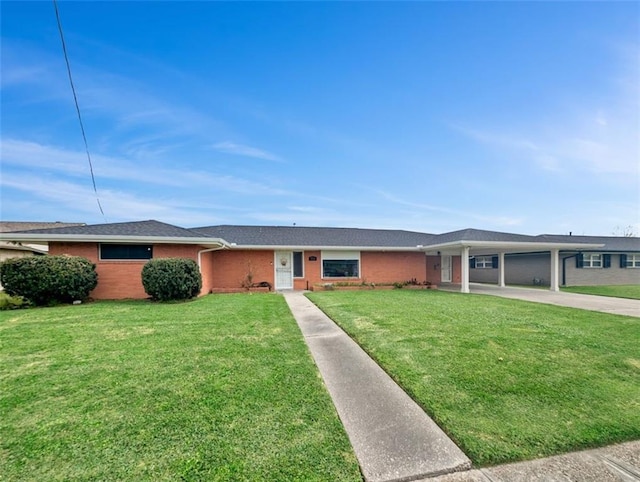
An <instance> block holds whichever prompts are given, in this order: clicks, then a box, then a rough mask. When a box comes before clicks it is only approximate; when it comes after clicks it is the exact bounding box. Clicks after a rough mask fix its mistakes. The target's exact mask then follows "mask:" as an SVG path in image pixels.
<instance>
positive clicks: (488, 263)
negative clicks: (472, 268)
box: [476, 256, 493, 268]
mask: <svg viewBox="0 0 640 482" xmlns="http://www.w3.org/2000/svg"><path fill="white" fill-rule="evenodd" d="M476 268H493V256H476Z"/></svg>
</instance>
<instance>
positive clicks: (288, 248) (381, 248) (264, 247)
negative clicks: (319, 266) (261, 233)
mask: <svg viewBox="0 0 640 482" xmlns="http://www.w3.org/2000/svg"><path fill="white" fill-rule="evenodd" d="M229 248H231V249H246V250H276V251H407V252H411V251H413V252H416V251H420V250H419V249H418V248H417V246H410V247H407V246H288V245H279V244H278V245H275V244H267V245H257V244H234V243H231V244H230V245H229Z"/></svg>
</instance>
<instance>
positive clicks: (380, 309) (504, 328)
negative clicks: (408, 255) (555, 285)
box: [309, 290, 640, 466]
mask: <svg viewBox="0 0 640 482" xmlns="http://www.w3.org/2000/svg"><path fill="white" fill-rule="evenodd" d="M309 298H310V299H311V300H312V301H313V302H314V303H316V304H317V305H318V306H319V307H320V308H321V309H322V310H324V311H325V312H326V313H327V314H328V315H329V316H330V317H331V318H332V319H334V320H335V321H336V322H337V323H338V324H339V325H340V326H341V327H342V328H344V329H345V331H347V333H349V334H350V335H351V336H352V337H353V338H354V339H355V340H356V341H357V342H358V343H359V344H360V345H361V346H362V347H363V348H364V349H365V350H366V351H367V352H368V353H369V354H370V355H371V356H372V357H373V358H374V359H375V360H376V361H377V362H378V363H380V365H381V366H382V367H383V368H384V369H385V370H386V371H387V372H388V373H389V374H390V375H391V376H392V377H393V378H394V379H395V380H396V381H397V382H398V383H399V384H400V385H401V386H402V387H403V388H404V389H405V390H406V391H407V392H408V393H409V395H410V396H412V397H413V398H414V400H416V401H417V402H418V403H419V404H420V405H421V406H422V407H423V408H424V409H425V410H426V411H427V413H428V414H429V415H431V416H432V417H433V418H434V420H435V421H436V422H437V423H438V424H439V425H440V426H441V427H442V428H443V429H444V430H445V431H446V432H447V433H448V434H449V435H450V436H451V437H452V438H453V439H454V440H455V441H456V442H457V443H458V444H459V445H460V447H461V448H462V449H463V450H464V451H465V452H466V454H467V455H468V456H469V457H470V458H471V459H472V460H473V462H474V463H475V464H477V465H480V466H486V465H493V464H498V463H503V462H513V461H517V460H523V459H532V458H538V457H544V456H549V455H553V454H558V453H563V452H568V451H573V450H578V449H585V448H589V447H597V446H604V445H608V444H612V443H616V442H623V441H628V440H634V439H638V438H640V396H639V394H640V348H639V347H640V345H639V344H638V340H640V319H638V318H632V317H625V316H618V315H610V314H605V313H597V312H592V311H585V310H577V309H571V308H564V307H557V306H551V305H543V304H536V303H529V302H524V301H517V300H509V299H503V298H498V297H492V296H483V295H472V294H466V295H465V294H460V293H445V292H437V291H409V290H396V291H384V292H376V291H360V292H317V293H316V292H314V293H311V294H309Z"/></svg>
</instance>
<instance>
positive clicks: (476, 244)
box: [419, 240, 604, 251]
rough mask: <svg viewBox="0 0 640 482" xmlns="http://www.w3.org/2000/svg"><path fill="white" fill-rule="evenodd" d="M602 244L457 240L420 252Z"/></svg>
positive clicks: (527, 248)
mask: <svg viewBox="0 0 640 482" xmlns="http://www.w3.org/2000/svg"><path fill="white" fill-rule="evenodd" d="M603 246H604V244H594V243H557V242H553V243H550V242H536V241H476V240H473V241H471V240H459V241H450V242H448V243H439V244H430V245H424V246H420V247H419V248H420V249H421V250H422V251H433V250H445V249H451V248H458V249H461V248H496V249H498V250H512V249H517V250H531V249H537V250H542V251H547V250H551V249H573V250H581V249H596V248H602V247H603Z"/></svg>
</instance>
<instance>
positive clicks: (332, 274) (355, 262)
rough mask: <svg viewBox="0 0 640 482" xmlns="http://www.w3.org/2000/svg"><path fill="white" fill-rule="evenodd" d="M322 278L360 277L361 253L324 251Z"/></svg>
mask: <svg viewBox="0 0 640 482" xmlns="http://www.w3.org/2000/svg"><path fill="white" fill-rule="evenodd" d="M322 277H323V278H358V277H360V253H359V252H358V251H326V252H325V251H323V252H322Z"/></svg>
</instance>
